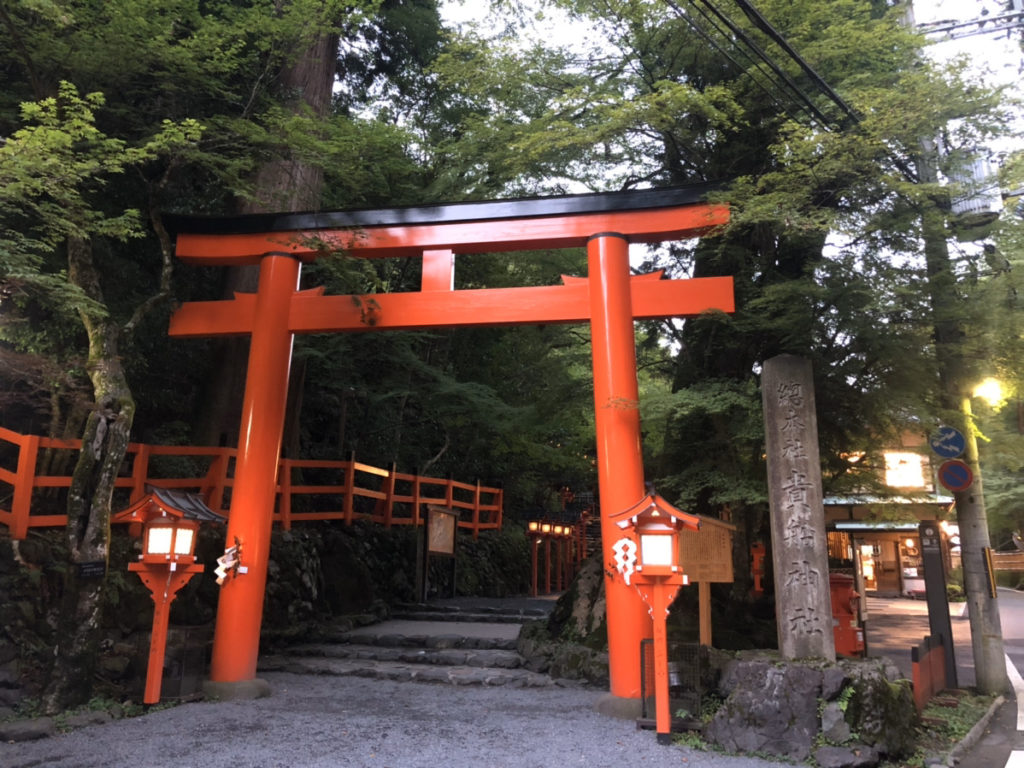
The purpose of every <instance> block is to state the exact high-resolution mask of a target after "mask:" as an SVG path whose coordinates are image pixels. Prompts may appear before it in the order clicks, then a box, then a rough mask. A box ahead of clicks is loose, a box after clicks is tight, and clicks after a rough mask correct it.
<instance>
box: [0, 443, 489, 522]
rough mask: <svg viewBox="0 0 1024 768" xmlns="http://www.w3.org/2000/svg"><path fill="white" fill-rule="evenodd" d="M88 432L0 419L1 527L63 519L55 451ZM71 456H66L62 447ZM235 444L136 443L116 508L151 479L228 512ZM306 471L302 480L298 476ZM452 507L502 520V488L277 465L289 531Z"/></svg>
mask: <svg viewBox="0 0 1024 768" xmlns="http://www.w3.org/2000/svg"><path fill="white" fill-rule="evenodd" d="M81 445H82V441H81V440H60V439H56V438H50V437H41V436H39V435H22V434H19V433H17V432H13V431H11V430H9V429H4V428H3V427H0V525H4V526H6V527H7V528H8V529H9V530H10V532H11V537H12V538H14V539H24V538H25V537H26V536H27V535H28V531H29V529H30V528H46V527H56V526H64V525H66V523H67V515H66V514H56V513H53V512H52V511H49V510H54V509H60V508H63V504H66V494H67V490H68V488H70V487H71V476H70V474H68V475H65V474H46V473H45V472H43V471H40V470H41V466H40V465H41V464H42V465H44V466H50V465H52V459H53V458H54V457H55V456H56V457H58V458H64V459H66V460H68V461H69V462H71V465H72V466H73V461H74V457H73V456H69V455H67V454H69V453H71V452H77V451H78V450H80V448H81ZM62 453H63V454H64V456H63V457H61V456H60V454H62ZM236 458H237V451H236V450H235V449H234V448H214V447H204V446H178V445H147V444H144V443H129V445H128V452H127V455H126V457H125V460H126V461H125V469H124V471H123V473H122V475H121V476H119V477H118V478H117V479H116V480H115V489H116V491H115V493H117V494H118V495H117V497H116V498H115V503H114V508H115V511H116V510H117V509H120V508H122V507H127V506H128V505H129V504H131V503H132V502H134V501H137V500H138V499H140V498H142V497H143V496H144V495H145V494H146V486H147V485H153V486H160V487H163V488H175V489H179V490H185V491H191V492H194V493H198V494H200V495H201V496H203V498H204V499H205V500H206V503H207V505H208V506H209V507H210V508H211V509H213V510H214V511H215V512H220V513H221V514H222V515H225V516H227V515H228V514H229V512H230V496H231V488H232V486H233V485H234V477H233V469H234V462H235V459H236ZM299 478H301V479H299ZM426 504H433V505H437V506H443V507H448V508H451V509H454V510H456V511H457V512H458V513H459V527H460V528H462V529H463V530H467V531H469V532H470V533H472V534H473V536H474V537H476V536H478V535H479V533H480V531H485V530H497V529H500V528H501V524H502V509H503V494H502V489H501V488H494V487H489V486H484V485H481V484H480V483H479V482H477V483H463V482H459V481H456V480H452V479H443V478H438V477H426V476H420V475H412V474H406V473H401V472H398V471H397V470H396V469H395V467H394V466H393V465H392V467H391V468H389V469H383V468H380V467H375V466H372V465H370V464H364V463H361V462H358V461H356V459H355V456H352V457H351V458H350V459H349V460H347V461H330V460H319V461H318V460H312V459H309V460H304V459H281V461H280V463H279V465H278V485H277V504H276V508H275V510H274V521H275V522H277V523H279V524H280V525H281V526H282V527H283V528H284V529H285V530H288V529H290V528H291V526H292V524H293V523H295V522H300V521H320V520H340V521H343V522H345V523H347V524H351V523H352V522H353V521H355V520H371V521H373V522H375V523H379V524H381V525H384V526H387V527H390V526H392V525H420V524H421V523H422V522H423V519H424V515H423V505H426Z"/></svg>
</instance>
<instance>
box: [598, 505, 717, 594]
mask: <svg viewBox="0 0 1024 768" xmlns="http://www.w3.org/2000/svg"><path fill="white" fill-rule="evenodd" d="M611 521H612V522H613V523H615V525H617V526H618V527H619V528H620V529H622V530H623V532H624V533H626V534H627V535H629V534H632V537H633V539H634V540H635V542H636V543H637V544H638V545H639V557H638V562H637V565H636V571H637V573H641V574H645V575H648V576H659V575H668V574H673V573H679V572H681V567H682V566H681V564H680V563H679V547H678V546H677V544H678V542H677V536H676V534H677V533H678V532H679V530H680V529H682V528H688V529H690V530H694V531H695V530H697V529H698V528H699V527H700V518H699V517H698V516H697V515H691V514H689V513H688V512H683V511H682V510H681V509H677V508H676V507H674V506H672V505H671V504H669V503H668V502H667V501H666V500H665V499H664V498H663V497H662V496H660V495H658V494H657V493H655V492H654V489H653V488H649V491H648V494H647V495H646V496H644V497H643V498H642V499H640V501H638V502H637V503H636V504H634V505H633V506H631V507H629V508H628V509H624V510H622V511H621V512H618V513H616V514H614V515H612V516H611Z"/></svg>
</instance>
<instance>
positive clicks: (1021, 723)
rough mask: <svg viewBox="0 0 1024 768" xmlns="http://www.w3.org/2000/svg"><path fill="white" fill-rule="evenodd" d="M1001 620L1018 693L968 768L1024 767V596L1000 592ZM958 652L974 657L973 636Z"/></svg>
mask: <svg viewBox="0 0 1024 768" xmlns="http://www.w3.org/2000/svg"><path fill="white" fill-rule="evenodd" d="M999 619H1000V623H1001V624H1002V628H1003V650H1004V652H1005V653H1006V659H1007V673H1008V675H1009V677H1010V682H1011V684H1012V685H1014V688H1015V694H1014V695H1010V696H1008V697H1007V701H1006V703H1005V704H1004V705H1003V706H1002V707H1001V708H1000V710H999V711H998V712H997V713H996V716H995V717H994V718H993V719H992V721H991V722H990V723H989V725H988V728H986V730H985V733H984V735H983V736H982V737H981V739H980V740H979V741H978V743H977V745H976V746H975V747H974V748H973V749H971V750H969V751H968V752H967V753H965V754H964V756H963V760H962V762H961V764H962V765H964V766H967V767H968V768H1004V767H1005V768H1024V714H1022V712H1021V707H1022V704H1024V680H1022V679H1021V673H1022V671H1024V593H1021V592H1017V591H1015V590H1012V589H1000V590H999ZM957 650H958V652H959V653H960V654H961V655H966V656H970V654H971V647H970V636H969V635H968V643H967V646H966V648H964V649H960V648H958V649H957ZM957 661H958V663H959V658H958V659H957Z"/></svg>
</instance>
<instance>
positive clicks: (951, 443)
mask: <svg viewBox="0 0 1024 768" xmlns="http://www.w3.org/2000/svg"><path fill="white" fill-rule="evenodd" d="M928 444H929V445H930V446H931V447H932V450H933V451H935V452H936V453H937V454H939V456H941V457H942V458H944V459H955V458H956V457H957V456H959V455H960V454H962V453H963V452H964V449H965V448H967V440H966V439H965V438H964V434H963V432H961V431H960V430H959V429H955V428H954V427H945V426H943V427H939V428H938V429H937V430H936V432H935V434H934V435H932V436H931V438H930V439H929V440H928Z"/></svg>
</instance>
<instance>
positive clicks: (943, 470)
mask: <svg viewBox="0 0 1024 768" xmlns="http://www.w3.org/2000/svg"><path fill="white" fill-rule="evenodd" d="M939 482H940V483H942V487H943V488H946V489H948V490H950V491H952V492H953V493H959V492H960V491H966V490H967V489H968V488H970V487H971V484H972V483H973V482H974V473H973V472H972V471H971V468H970V467H969V466H967V463H966V462H964V461H961V460H960V459H950V460H949V461H944V462H942V465H941V466H940V467H939Z"/></svg>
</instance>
